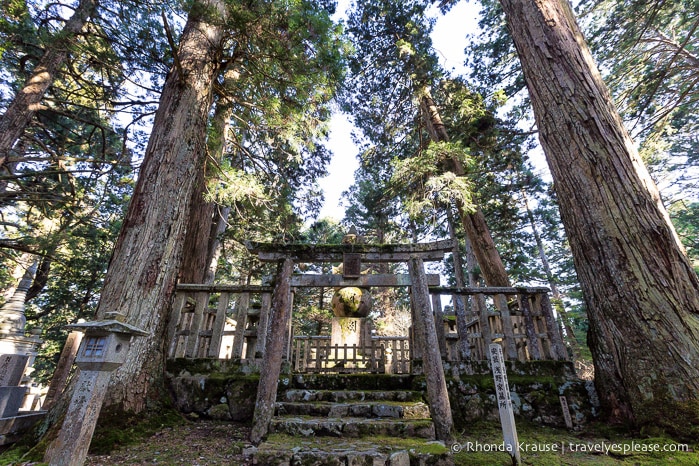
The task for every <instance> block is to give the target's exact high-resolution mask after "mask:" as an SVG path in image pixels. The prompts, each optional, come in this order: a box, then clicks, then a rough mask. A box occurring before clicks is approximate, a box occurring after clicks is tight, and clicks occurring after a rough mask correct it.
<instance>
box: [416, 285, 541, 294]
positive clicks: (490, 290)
mask: <svg viewBox="0 0 699 466" xmlns="http://www.w3.org/2000/svg"><path fill="white" fill-rule="evenodd" d="M549 291H551V290H550V289H548V288H546V287H544V286H526V287H505V286H483V287H480V286H467V287H464V288H456V287H453V286H430V293H432V294H455V295H477V294H484V295H496V294H521V293H529V294H537V293H548V292H549Z"/></svg>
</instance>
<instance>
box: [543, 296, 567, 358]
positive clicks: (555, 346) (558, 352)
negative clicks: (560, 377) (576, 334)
mask: <svg viewBox="0 0 699 466" xmlns="http://www.w3.org/2000/svg"><path fill="white" fill-rule="evenodd" d="M538 298H539V299H540V300H541V313H542V315H543V316H544V322H546V332H547V333H548V336H549V341H550V342H551V346H552V348H551V353H552V354H551V356H553V358H554V359H558V360H563V361H566V360H568V351H567V350H566V347H565V344H564V343H563V337H562V336H561V330H560V327H559V326H558V324H557V322H556V319H555V318H554V317H553V308H552V307H551V301H550V300H549V295H548V294H546V293H543V294H540V295H539V296H538Z"/></svg>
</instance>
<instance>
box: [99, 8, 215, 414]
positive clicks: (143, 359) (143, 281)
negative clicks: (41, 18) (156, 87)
mask: <svg viewBox="0 0 699 466" xmlns="http://www.w3.org/2000/svg"><path fill="white" fill-rule="evenodd" d="M224 16H225V5H224V2H223V1H222V0H203V1H197V2H194V4H193V5H192V8H191V11H190V14H189V18H188V20H187V24H186V25H185V28H184V31H183V32H182V37H181V39H180V45H179V48H178V51H177V54H176V57H177V58H176V60H175V66H174V67H173V69H172V70H171V72H170V74H169V75H168V77H167V79H166V81H165V86H164V88H163V92H162V95H161V98H160V105H159V107H158V111H157V113H156V116H155V121H154V124H153V130H152V132H151V135H150V139H149V141H148V147H147V148H146V155H145V158H144V161H143V165H142V166H141V171H140V173H139V176H138V183H137V184H136V189H135V191H134V194H133V198H132V200H131V204H130V205H129V210H128V212H127V214H126V219H125V221H124V225H123V227H122V230H121V233H120V234H119V238H118V240H117V244H116V247H115V250H114V255H113V257H112V261H111V263H110V264H109V269H108V270H107V276H106V278H105V283H104V288H103V290H102V296H101V299H100V303H99V307H98V310H97V316H98V318H103V317H104V315H105V313H106V312H110V311H116V312H119V313H121V314H124V315H125V316H126V321H127V322H128V323H130V324H132V325H136V326H138V327H140V328H143V329H145V330H147V331H148V332H151V336H150V337H143V338H138V339H135V340H134V344H133V346H132V347H131V349H130V351H129V354H128V357H127V361H126V363H125V364H124V365H123V366H122V367H121V368H119V369H118V370H117V371H115V372H114V373H113V374H112V379H111V382H110V390H109V393H108V395H107V400H106V401H105V406H108V407H114V408H115V409H122V410H124V411H131V412H140V411H142V410H144V409H145V408H146V407H147V402H148V401H149V400H158V398H159V397H160V396H161V394H160V393H157V390H156V389H154V387H155V386H157V385H158V384H159V383H160V382H161V381H162V378H163V364H164V359H165V353H164V348H165V347H166V345H167V342H165V341H164V336H165V330H166V328H167V311H168V309H169V307H170V303H171V300H172V297H173V294H174V290H175V282H176V277H177V273H178V270H179V267H180V260H181V254H182V244H183V240H184V235H185V227H186V225H187V220H188V217H189V213H190V202H191V199H192V191H193V188H194V180H196V178H197V173H198V172H199V171H201V170H202V169H203V166H204V161H205V158H206V140H205V138H206V124H207V119H208V115H209V110H210V108H211V104H212V87H213V83H214V79H215V77H216V75H217V73H218V72H219V63H220V56H221V47H222V42H223V36H224V34H223V29H224V28H223V18H224Z"/></svg>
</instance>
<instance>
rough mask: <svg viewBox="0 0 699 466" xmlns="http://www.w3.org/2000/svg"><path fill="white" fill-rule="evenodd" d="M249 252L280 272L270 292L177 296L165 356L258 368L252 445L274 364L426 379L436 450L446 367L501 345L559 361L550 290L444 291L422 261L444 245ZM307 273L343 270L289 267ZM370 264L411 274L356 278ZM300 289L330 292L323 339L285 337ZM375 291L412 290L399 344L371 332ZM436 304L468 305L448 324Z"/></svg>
mask: <svg viewBox="0 0 699 466" xmlns="http://www.w3.org/2000/svg"><path fill="white" fill-rule="evenodd" d="M246 246H247V248H248V250H249V251H250V252H251V253H253V254H256V255H257V257H258V258H259V260H260V261H261V262H270V263H277V264H278V269H277V272H276V276H275V277H274V279H273V281H272V283H270V284H263V285H197V284H180V285H178V288H177V294H176V298H175V303H174V306H173V310H172V312H173V314H172V319H171V326H170V328H169V329H168V338H169V341H170V347H169V353H168V357H169V358H189V359H198V358H219V359H236V360H240V362H241V363H242V364H252V365H255V366H257V368H259V371H260V383H259V388H258V393H257V401H256V403H255V414H254V419H253V431H252V435H251V440H252V441H253V442H255V441H259V440H261V439H262V438H263V437H264V436H265V435H266V433H267V426H268V425H269V422H270V419H271V417H272V415H273V412H274V403H275V396H276V391H277V382H278V380H279V375H280V371H281V366H282V364H283V362H286V363H288V364H289V366H290V368H291V370H292V372H296V373H347V372H371V373H387V374H425V376H426V380H427V387H426V388H427V398H428V400H430V406H429V407H430V412H431V414H432V419H434V420H435V429H436V434H437V438H438V439H439V438H442V439H443V438H446V436H448V432H449V429H450V428H451V411H450V407H449V397H448V395H447V393H446V384H445V377H444V372H443V364H442V362H443V361H449V362H459V363H468V362H470V361H487V360H488V359H489V351H487V349H488V347H489V345H490V344H491V343H493V342H497V343H498V344H500V345H501V346H502V349H503V354H504V359H505V360H506V361H522V362H527V361H535V360H567V359H568V353H567V350H566V347H565V345H564V343H563V339H562V336H561V332H560V330H559V326H558V323H557V322H556V320H555V318H554V314H553V310H552V307H551V303H550V301H549V298H548V291H549V290H548V288H543V287H498V288H494V287H467V288H456V287H444V286H440V277H439V275H435V274H427V273H426V272H425V267H424V263H425V262H433V261H441V260H443V259H444V256H445V254H446V253H450V252H452V251H453V250H454V248H453V243H452V241H437V242H432V243H424V244H385V245H371V244H352V243H350V244H341V245H309V244H271V243H247V244H246ZM304 263H342V267H341V270H342V272H341V273H329V274H308V273H293V271H294V266H295V265H296V264H304ZM369 263H404V264H406V265H407V269H408V273H407V274H382V273H376V274H363V273H362V265H363V264H369ZM308 287H324V288H335V289H336V293H335V296H334V297H333V312H334V314H335V317H334V318H333V324H332V334H331V335H330V336H321V335H317V336H295V335H294V334H293V329H292V326H291V322H292V320H291V315H292V312H293V302H294V293H295V291H296V290H297V289H299V288H308ZM378 287H408V288H409V290H410V301H411V314H412V326H411V329H410V332H409V334H408V335H397V336H391V337H382V336H374V335H373V334H372V333H371V331H370V329H369V327H368V324H367V321H366V314H367V313H368V311H369V309H370V308H371V297H370V291H369V290H370V289H371V288H378ZM442 295H448V296H452V298H453V300H454V302H456V299H457V298H458V299H460V300H463V301H464V302H465V306H463V307H461V308H460V306H454V308H456V309H457V312H456V314H455V315H452V316H448V317H446V318H445V315H444V311H443V308H442V302H441V296H442ZM233 303H234V305H233V306H231V304H233ZM231 307H232V309H231ZM459 308H460V309H459ZM232 324H234V326H233V325H232Z"/></svg>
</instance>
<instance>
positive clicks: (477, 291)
mask: <svg viewBox="0 0 699 466" xmlns="http://www.w3.org/2000/svg"><path fill="white" fill-rule="evenodd" d="M429 291H430V293H431V294H432V296H433V299H432V305H433V309H434V311H435V312H434V314H435V316H436V318H437V320H436V324H435V325H436V327H437V334H438V337H439V344H440V351H441V353H442V358H443V359H445V360H449V361H458V360H473V361H482V360H486V359H487V357H488V353H487V351H486V348H487V346H488V344H490V342H492V341H497V342H499V343H500V344H501V345H502V346H503V352H504V354H505V357H506V358H507V359H508V360H520V361H530V360H544V359H554V360H560V359H568V355H567V350H566V348H565V345H564V343H563V340H562V338H561V332H560V329H559V327H558V323H557V322H556V320H555V319H554V314H553V311H552V309H551V304H550V301H549V298H548V294H547V291H548V290H547V289H545V288H445V287H430V288H429ZM271 292H272V290H271V288H270V287H265V286H252V285H247V286H237V285H236V286H232V285H227V286H221V285H217V286H205V285H179V286H178V288H177V294H176V298H175V302H174V305H173V309H172V319H171V321H170V322H171V323H170V327H169V329H168V335H169V341H170V348H169V352H168V356H169V357H170V358H180V357H185V358H220V359H227V358H230V359H255V358H260V357H261V355H262V354H263V353H264V350H265V335H266V329H267V322H268V320H269V316H270V312H271V310H270V305H271ZM439 295H451V296H452V300H453V301H454V302H456V300H457V299H462V300H463V304H464V305H463V312H461V313H457V314H460V315H457V316H456V317H455V316H446V317H442V312H441V305H440V304H439V303H440V300H439V299H438V296H439ZM288 335H289V336H288V339H287V344H286V347H285V349H284V356H285V359H287V360H288V361H291V362H292V367H293V368H294V370H296V371H299V372H339V371H342V372H359V371H362V372H364V371H367V372H386V371H392V372H393V373H409V372H410V361H411V358H420V357H421V352H420V349H419V348H413V344H412V341H411V339H410V338H409V337H408V336H400V337H372V338H371V342H370V343H369V344H367V345H364V346H363V347H355V346H349V347H344V346H339V345H336V346H331V345H330V337H324V336H313V337H292V330H291V328H289V331H288ZM463 340H465V344H464V343H463Z"/></svg>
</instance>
